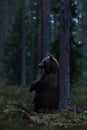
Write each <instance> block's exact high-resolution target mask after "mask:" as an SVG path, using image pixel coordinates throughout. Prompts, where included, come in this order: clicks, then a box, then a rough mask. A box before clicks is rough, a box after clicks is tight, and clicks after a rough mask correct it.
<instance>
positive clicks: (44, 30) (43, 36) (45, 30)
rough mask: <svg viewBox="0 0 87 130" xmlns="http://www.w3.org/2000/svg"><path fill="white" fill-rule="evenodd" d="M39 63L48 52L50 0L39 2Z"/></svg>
mask: <svg viewBox="0 0 87 130" xmlns="http://www.w3.org/2000/svg"><path fill="white" fill-rule="evenodd" d="M39 25H40V26H39V62H40V61H41V60H42V59H43V58H44V56H46V54H47V53H49V52H50V38H51V30H50V0H41V1H40V21H39Z"/></svg>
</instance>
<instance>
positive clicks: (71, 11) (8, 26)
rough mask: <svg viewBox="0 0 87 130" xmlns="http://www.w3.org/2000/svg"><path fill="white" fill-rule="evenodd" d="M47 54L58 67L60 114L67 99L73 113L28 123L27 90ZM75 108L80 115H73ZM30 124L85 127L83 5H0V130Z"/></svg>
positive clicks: (36, 1)
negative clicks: (53, 59)
mask: <svg viewBox="0 0 87 130" xmlns="http://www.w3.org/2000/svg"><path fill="white" fill-rule="evenodd" d="M49 54H52V55H54V56H55V58H56V59H57V60H58V61H59V64H60V76H59V77H58V78H59V85H60V108H63V106H62V105H61V103H62V101H64V102H63V105H65V106H66V107H67V106H68V104H69V101H68V97H69V98H70V101H71V104H72V106H71V108H70V110H71V111H72V112H71V111H68V110H64V111H62V112H60V113H57V112H56V114H55V113H54V115H53V113H52V115H51V116H50V115H45V116H47V120H45V119H46V118H45V116H44V114H43V115H42V117H39V115H38V114H37V115H34V116H36V117H33V118H31V117H32V114H31V113H32V112H31V111H32V109H33V102H32V99H33V96H34V94H31V93H29V87H30V85H31V83H32V82H33V81H34V80H36V79H38V78H39V77H40V75H41V74H42V72H41V70H40V69H39V68H38V64H39V63H40V62H41V61H42V59H43V58H44V57H45V56H47V55H49ZM63 99H64V100H63ZM79 108H80V109H81V112H84V113H81V114H77V113H76V112H77V111H79ZM72 109H73V110H72ZM69 112H70V113H69ZM18 113H19V115H18ZM20 113H22V114H20ZM33 114H34V113H33ZM57 114H58V115H57ZM14 115H16V116H15V117H17V118H16V120H15V119H13V116H14ZM56 115H57V116H56ZM43 116H44V117H43ZM54 116H56V117H55V119H54ZM9 117H10V119H9ZM20 117H21V118H20ZM51 117H52V119H53V120H51ZM4 119H5V120H4ZM19 119H20V120H19ZM31 119H33V121H34V122H35V121H36V122H38V124H39V123H40V122H39V121H40V119H44V123H45V124H48V125H49V124H50V123H53V122H54V124H57V123H58V124H57V126H68V125H74V124H75V123H79V124H81V123H83V122H84V123H85V124H86V126H87V0H82V1H80V0H0V122H1V124H0V128H2V130H5V129H6V130H10V129H12V130H14V129H19V130H22V129H23V130H26V129H27V130H28V128H29V125H28V127H27V126H26V125H25V124H26V123H25V122H28V124H29V123H31V122H32V120H31ZM51 121H53V122H51ZM36 122H35V123H36ZM13 124H14V125H13ZM42 128H43V127H42ZM42 128H41V129H42ZM79 128H80V127H79ZM33 129H36V127H35V128H33ZM41 129H40V130H41ZM83 129H85V128H83Z"/></svg>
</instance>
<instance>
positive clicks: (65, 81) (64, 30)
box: [59, 0, 70, 109]
mask: <svg viewBox="0 0 87 130" xmlns="http://www.w3.org/2000/svg"><path fill="white" fill-rule="evenodd" d="M59 22H60V37H59V63H60V75H59V86H60V94H59V108H60V109H61V108H64V107H67V106H68V105H69V104H70V0H61V5H60V17H59Z"/></svg>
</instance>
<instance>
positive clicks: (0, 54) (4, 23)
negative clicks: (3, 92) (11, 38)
mask: <svg viewBox="0 0 87 130" xmlns="http://www.w3.org/2000/svg"><path fill="white" fill-rule="evenodd" d="M2 2H3V3H2V6H3V7H2V33H1V34H2V37H1V43H0V44H1V46H0V59H1V61H0V62H1V64H0V73H1V75H0V76H1V79H0V80H1V83H4V82H5V74H4V45H5V42H6V38H7V0H3V1H2Z"/></svg>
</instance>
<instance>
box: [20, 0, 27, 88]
mask: <svg viewBox="0 0 87 130" xmlns="http://www.w3.org/2000/svg"><path fill="white" fill-rule="evenodd" d="M25 53H26V47H25V0H22V23H21V86H23V87H24V86H25V85H26V73H25V59H26V55H25Z"/></svg>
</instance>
